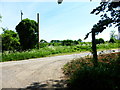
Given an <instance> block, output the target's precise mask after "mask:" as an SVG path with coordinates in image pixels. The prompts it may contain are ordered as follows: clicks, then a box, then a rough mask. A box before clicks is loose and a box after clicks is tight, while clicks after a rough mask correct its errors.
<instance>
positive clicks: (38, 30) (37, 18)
mask: <svg viewBox="0 0 120 90" xmlns="http://www.w3.org/2000/svg"><path fill="white" fill-rule="evenodd" d="M37 23H38V49H39V48H40V47H39V13H37Z"/></svg>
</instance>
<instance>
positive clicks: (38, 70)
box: [0, 50, 118, 88]
mask: <svg viewBox="0 0 120 90" xmlns="http://www.w3.org/2000/svg"><path fill="white" fill-rule="evenodd" d="M117 51H118V50H117ZM108 52H110V51H108ZM88 54H89V55H90V53H81V54H72V55H63V56H54V57H45V58H37V59H29V60H22V61H11V62H3V63H0V79H1V80H0V81H2V82H1V83H2V84H1V86H0V88H25V87H27V86H30V85H31V84H33V83H38V82H41V83H42V82H44V83H45V82H47V81H54V80H61V79H62V77H63V74H62V70H61V68H62V67H63V65H64V64H66V63H67V62H69V61H70V60H73V59H74V58H79V57H84V56H86V55H88Z"/></svg>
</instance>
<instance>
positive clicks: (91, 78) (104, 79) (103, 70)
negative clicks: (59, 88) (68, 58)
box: [63, 54, 120, 90]
mask: <svg viewBox="0 0 120 90" xmlns="http://www.w3.org/2000/svg"><path fill="white" fill-rule="evenodd" d="M118 55H119V54H118ZM90 60H91V59H90V58H87V59H82V58H81V59H77V60H73V61H72V62H69V63H67V64H66V65H65V66H64V68H63V70H64V74H65V75H66V76H67V77H68V78H69V79H68V88H70V89H72V90H88V89H89V90H120V71H119V70H120V56H119V57H117V58H114V60H113V61H110V63H104V62H99V65H98V67H94V66H93V65H92V63H91V62H90Z"/></svg>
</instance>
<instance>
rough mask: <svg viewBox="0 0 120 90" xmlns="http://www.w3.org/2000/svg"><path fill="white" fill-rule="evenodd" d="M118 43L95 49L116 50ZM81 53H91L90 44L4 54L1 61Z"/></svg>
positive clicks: (99, 46)
mask: <svg viewBox="0 0 120 90" xmlns="http://www.w3.org/2000/svg"><path fill="white" fill-rule="evenodd" d="M118 47H119V46H118V43H105V44H98V45H97V49H98V50H100V49H103V50H104V49H112V48H118ZM83 51H91V43H86V44H79V45H73V46H46V47H43V48H40V49H32V50H28V51H22V52H8V51H6V52H4V53H2V61H1V62H5V61H16V60H25V59H31V58H40V57H46V56H51V55H60V54H68V53H69V54H70V53H74V52H75V53H80V52H83Z"/></svg>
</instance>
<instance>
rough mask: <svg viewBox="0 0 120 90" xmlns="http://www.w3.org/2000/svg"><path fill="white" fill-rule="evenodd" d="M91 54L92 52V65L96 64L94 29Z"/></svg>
mask: <svg viewBox="0 0 120 90" xmlns="http://www.w3.org/2000/svg"><path fill="white" fill-rule="evenodd" d="M92 54H93V64H94V66H97V65H98V57H97V49H96V42H95V31H94V30H92Z"/></svg>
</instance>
